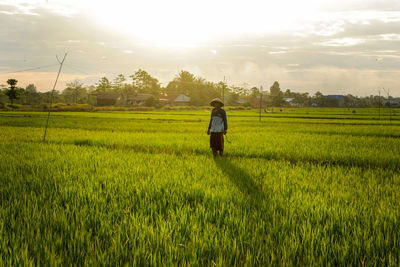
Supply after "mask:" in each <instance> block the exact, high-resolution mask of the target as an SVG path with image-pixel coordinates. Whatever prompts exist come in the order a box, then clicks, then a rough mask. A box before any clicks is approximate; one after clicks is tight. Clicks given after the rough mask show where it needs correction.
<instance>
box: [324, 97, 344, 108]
mask: <svg viewBox="0 0 400 267" xmlns="http://www.w3.org/2000/svg"><path fill="white" fill-rule="evenodd" d="M324 97H325V98H327V99H330V100H337V103H338V105H339V107H343V106H344V95H325V96H324Z"/></svg>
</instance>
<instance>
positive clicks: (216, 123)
mask: <svg viewBox="0 0 400 267" xmlns="http://www.w3.org/2000/svg"><path fill="white" fill-rule="evenodd" d="M210 105H211V106H213V107H214V109H213V110H212V111H211V119H210V123H209V124H208V130H207V134H208V135H210V147H211V149H212V152H213V156H214V157H216V156H217V153H218V151H219V155H220V156H222V155H223V153H224V134H226V131H227V130H228V121H227V119H226V112H225V110H224V109H222V106H223V105H224V103H223V102H222V101H221V99H219V98H214V99H213V100H211V102H210Z"/></svg>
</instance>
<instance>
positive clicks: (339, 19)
mask: <svg viewBox="0 0 400 267" xmlns="http://www.w3.org/2000/svg"><path fill="white" fill-rule="evenodd" d="M340 1H341V0H340ZM3 2H4V1H3ZM3 2H0V24H1V25H5V27H1V28H0V71H1V72H3V74H1V73H0V78H1V80H0V83H5V81H6V79H7V78H10V77H11V75H14V74H4V72H10V71H15V70H21V69H28V68H32V67H37V66H44V65H51V64H56V63H57V61H56V58H55V55H56V54H58V55H63V54H64V53H65V52H68V56H67V60H66V66H70V68H68V67H66V68H65V69H64V70H63V74H62V75H63V76H62V77H64V78H63V80H62V81H61V82H60V87H58V88H59V89H62V86H63V84H65V82H67V81H68V80H73V79H75V78H79V79H83V80H84V82H85V83H87V84H90V83H92V84H94V83H95V82H97V81H98V79H99V78H101V77H102V76H107V77H109V78H111V79H112V78H113V77H115V76H116V75H118V74H119V73H123V74H125V75H130V74H132V73H133V72H134V71H136V70H137V69H139V68H142V69H145V70H146V71H148V72H149V73H150V74H152V75H153V76H155V77H157V78H158V79H159V80H160V81H161V82H163V83H167V82H168V81H169V80H171V79H172V78H173V77H174V76H175V75H176V74H177V73H178V72H179V71H180V70H182V69H186V70H189V71H192V72H193V73H194V74H196V75H200V76H202V77H204V78H205V79H207V80H210V81H220V80H222V79H223V77H224V76H226V77H227V79H228V83H230V84H236V85H240V84H243V83H244V82H246V83H248V84H250V85H251V86H259V85H261V84H262V85H264V88H269V86H270V85H271V84H272V83H273V82H274V81H275V80H278V81H280V83H281V84H282V88H290V89H292V90H294V91H308V92H310V93H313V92H315V91H317V90H319V91H321V92H323V93H346V92H348V93H353V94H359V95H366V94H372V93H375V91H376V88H377V86H385V87H388V88H393V90H392V91H393V92H394V93H397V94H398V95H400V92H399V91H397V92H396V90H398V89H396V88H394V85H396V84H399V83H400V76H399V69H400V34H399V30H398V29H400V19H399V18H400V11H396V10H395V8H396V6H399V4H397V3H394V2H392V3H393V4H394V5H393V9H392V10H390V9H389V5H387V4H382V5H383V6H384V8H383V10H378V9H376V10H373V8H377V7H378V6H379V3H378V1H368V3H367V4H368V6H369V8H370V9H364V8H361V9H360V10H358V11H349V10H350V9H349V8H348V6H346V5H345V4H344V5H343V6H342V10H339V11H338V12H328V11H326V9H325V11H322V12H321V13H317V14H314V16H310V17H309V18H307V19H303V20H302V21H300V22H301V23H300V22H299V23H298V25H297V26H296V27H295V28H294V29H293V30H291V31H287V30H285V31H282V32H275V33H270V32H266V33H257V34H246V35H243V34H231V35H224V36H222V37H221V38H219V39H215V40H213V41H212V42H199V43H197V44H195V45H187V46H183V47H168V48H167V47H162V46H155V45H147V44H145V43H144V42H143V41H142V40H138V39H135V38H132V37H131V36H127V35H123V34H120V33H117V32H115V31H111V30H110V29H109V28H105V27H104V25H102V24H98V23H97V21H95V20H92V19H91V18H90V17H88V16H86V15H85V14H82V13H81V12H77V11H76V10H75V11H74V9H73V8H71V7H68V6H66V7H64V9H65V10H64V9H63V8H61V6H60V5H54V6H46V5H39V4H25V5H22V4H19V5H11V4H10V2H12V1H7V4H4V3H3ZM42 2H43V1H42ZM49 2H51V1H49ZM351 2H352V1H351ZM33 3H35V2H33ZM352 3H353V6H361V2H357V3H354V2H352ZM63 10H64V11H63ZM29 12H30V13H32V14H35V15H32V14H30V13H29ZM279 19H283V18H279ZM46 71H48V72H27V73H20V74H18V79H19V80H20V82H21V84H28V83H35V84H37V86H38V87H39V88H43V90H46V89H49V88H51V86H52V83H53V81H54V76H55V71H56V70H53V69H49V70H47V69H46Z"/></svg>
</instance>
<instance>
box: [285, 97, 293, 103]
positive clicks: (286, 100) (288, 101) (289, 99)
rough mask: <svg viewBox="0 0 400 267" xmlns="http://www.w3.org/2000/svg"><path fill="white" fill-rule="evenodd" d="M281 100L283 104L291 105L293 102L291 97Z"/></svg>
mask: <svg viewBox="0 0 400 267" xmlns="http://www.w3.org/2000/svg"><path fill="white" fill-rule="evenodd" d="M283 100H284V101H285V102H287V103H292V102H293V100H294V98H292V97H286V98H283Z"/></svg>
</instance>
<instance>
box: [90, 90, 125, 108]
mask: <svg viewBox="0 0 400 267" xmlns="http://www.w3.org/2000/svg"><path fill="white" fill-rule="evenodd" d="M95 96H96V105H97V106H113V105H117V104H118V103H119V102H120V101H121V95H120V94H119V93H117V92H98V93H97V94H96V95H95Z"/></svg>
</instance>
